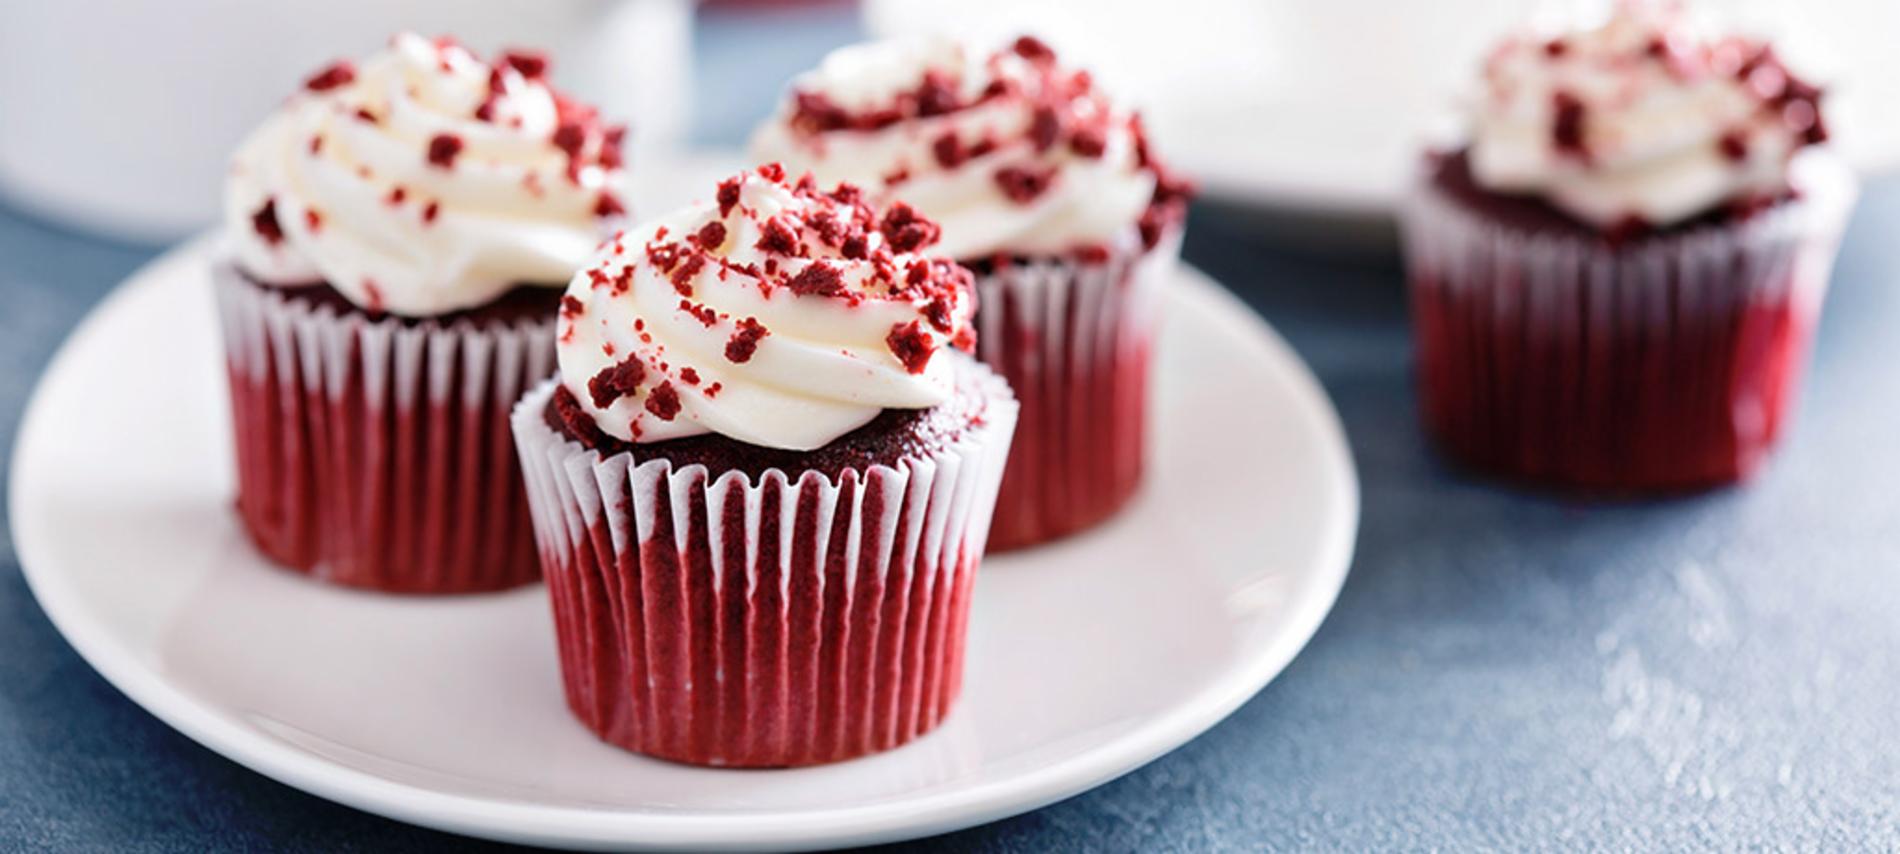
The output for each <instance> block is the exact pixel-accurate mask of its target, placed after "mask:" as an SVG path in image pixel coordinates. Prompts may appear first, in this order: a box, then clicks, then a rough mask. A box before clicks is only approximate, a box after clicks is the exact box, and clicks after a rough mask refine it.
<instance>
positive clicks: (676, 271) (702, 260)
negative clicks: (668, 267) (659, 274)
mask: <svg viewBox="0 0 1900 854" xmlns="http://www.w3.org/2000/svg"><path fill="white" fill-rule="evenodd" d="M705 268H706V255H705V253H703V252H695V253H693V254H692V255H690V256H687V258H686V262H685V263H683V264H681V265H679V266H678V267H675V268H673V272H672V274H670V275H668V276H667V280H668V281H670V282H672V283H673V290H676V291H679V294H680V296H683V297H690V296H692V295H693V279H694V278H695V277H697V276H698V275H699V271H700V270H703V269H705Z"/></svg>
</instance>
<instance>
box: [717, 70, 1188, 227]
mask: <svg viewBox="0 0 1900 854" xmlns="http://www.w3.org/2000/svg"><path fill="white" fill-rule="evenodd" d="M753 151H754V153H755V154H756V155H757V156H758V157H759V159H761V160H765V161H783V162H785V163H788V164H792V165H794V166H795V167H796V168H800V169H805V168H809V169H810V170H811V171H812V173H813V174H815V175H816V176H817V177H818V179H819V180H820V181H823V182H826V183H830V182H833V181H850V182H853V183H856V184H858V185H860V186H863V187H865V188H866V189H867V191H868V192H870V193H872V195H873V196H874V197H876V198H880V199H882V198H889V197H891V196H893V195H896V196H901V197H902V198H903V199H904V200H906V201H908V202H909V203H911V204H912V205H915V206H916V207H917V209H918V210H919V211H922V212H923V213H924V214H925V215H927V216H929V217H930V218H932V219H935V220H937V221H938V222H939V223H941V224H942V225H943V240H942V242H941V243H940V244H939V245H938V249H939V250H940V251H941V252H943V253H944V254H946V255H949V256H951V257H954V258H959V259H966V260H975V259H980V258H988V257H991V256H994V255H999V254H1003V255H1032V256H1034V255H1056V254H1062V253H1067V252H1074V251H1089V250H1092V249H1096V248H1101V247H1106V246H1110V245H1114V244H1115V243H1116V242H1118V241H1130V242H1132V241H1134V240H1136V239H1137V238H1139V239H1141V240H1143V241H1144V242H1145V243H1146V245H1148V246H1153V245H1154V244H1155V243H1156V242H1158V241H1159V239H1160V236H1161V233H1162V231H1163V229H1164V228H1165V226H1166V225H1168V224H1169V223H1170V222H1172V221H1178V220H1179V219H1180V218H1181V217H1182V216H1183V214H1184V202H1185V196H1186V193H1187V189H1188V188H1187V186H1186V184H1185V183H1183V182H1181V181H1179V180H1176V179H1175V178H1173V177H1171V176H1170V175H1169V173H1168V172H1167V170H1166V169H1164V168H1163V167H1162V165H1161V164H1160V163H1159V162H1158V161H1156V160H1155V159H1154V158H1153V156H1152V155H1151V154H1150V152H1149V150H1148V144H1147V139H1146V135H1145V133H1144V131H1143V129H1142V124H1141V118H1140V116H1139V114H1136V113H1133V112H1130V111H1127V110H1125V109H1122V108H1121V107H1118V106H1117V105H1115V104H1114V103H1113V102H1111V101H1110V100H1109V99H1108V97H1107V96H1106V95H1104V94H1103V93H1102V92H1101V91H1100V90H1098V89H1097V88H1096V87H1095V84H1094V81H1093V80H1092V79H1091V78H1090V76H1089V74H1088V72H1086V71H1079V70H1075V69H1072V68H1068V67H1065V66H1064V65H1062V64H1061V63H1059V62H1058V61H1057V60H1056V55H1055V52H1054V51H1052V50H1051V49H1050V48H1049V47H1048V46H1047V45H1045V44H1043V43H1042V42H1040V41H1038V40H1036V39H1034V38H1031V37H1028V36H1025V37H1022V38H1019V39H1017V40H1016V41H1015V42H1014V43H1012V44H1010V45H1009V46H1007V47H1004V48H1002V49H999V50H981V49H978V48H976V47H973V46H971V45H969V44H966V43H963V42H958V41H951V40H947V39H933V40H923V41H910V40H902V41H886V42H874V43H869V44H862V45H855V46H852V47H846V48H842V49H840V50H837V51H834V52H833V53H832V54H831V55H830V56H828V57H826V58H825V61H824V63H823V64H821V65H820V66H819V67H818V68H817V69H815V70H813V71H810V72H808V73H806V74H804V75H801V76H799V77H798V78H796V79H794V80H793V81H792V83H791V86H790V90H789V92H788V94H787V97H786V100H785V103H784V105H783V108H782V109H781V110H780V111H779V114H778V115H777V116H775V117H774V118H773V119H771V120H770V121H768V122H767V123H766V124H765V125H763V126H762V127H760V128H759V130H758V132H757V133H756V134H755V135H754V137H753Z"/></svg>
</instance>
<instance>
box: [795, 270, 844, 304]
mask: <svg viewBox="0 0 1900 854" xmlns="http://www.w3.org/2000/svg"><path fill="white" fill-rule="evenodd" d="M785 285H786V287H788V288H791V290H792V293H795V294H798V295H799V296H826V297H832V296H839V295H842V294H843V293H845V288H844V277H843V276H842V275H841V274H840V273H839V272H838V270H837V268H835V267H832V266H831V265H830V264H826V263H825V262H823V261H816V262H813V263H812V264H811V266H809V267H806V268H805V269H803V270H800V271H798V275H796V276H793V277H792V278H791V279H790V280H788V281H787V282H786V283H785Z"/></svg>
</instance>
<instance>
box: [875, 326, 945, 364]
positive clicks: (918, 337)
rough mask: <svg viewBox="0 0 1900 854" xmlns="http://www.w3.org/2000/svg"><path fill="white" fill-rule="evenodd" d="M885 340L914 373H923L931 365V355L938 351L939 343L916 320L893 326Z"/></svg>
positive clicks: (894, 353)
mask: <svg viewBox="0 0 1900 854" xmlns="http://www.w3.org/2000/svg"><path fill="white" fill-rule="evenodd" d="M884 342H885V343H886V344H888V345H890V348H891V353H892V354H893V355H895V356H897V360H898V361H900V362H903V363H904V369H905V370H907V371H910V372H911V373H913V374H921V373H923V372H924V369H925V368H927V367H929V366H930V357H931V356H932V355H935V354H936V352H937V345H936V344H935V343H933V342H932V341H931V340H930V335H929V334H928V333H926V332H924V329H923V326H922V325H921V324H919V323H918V322H917V321H915V320H913V321H911V322H909V323H899V324H897V325H896V326H892V327H891V334H890V335H888V336H886V337H885V339H884Z"/></svg>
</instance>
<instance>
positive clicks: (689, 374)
mask: <svg viewBox="0 0 1900 854" xmlns="http://www.w3.org/2000/svg"><path fill="white" fill-rule="evenodd" d="M680 382H683V383H685V384H687V385H699V372H698V371H695V370H693V369H692V368H680Z"/></svg>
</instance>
